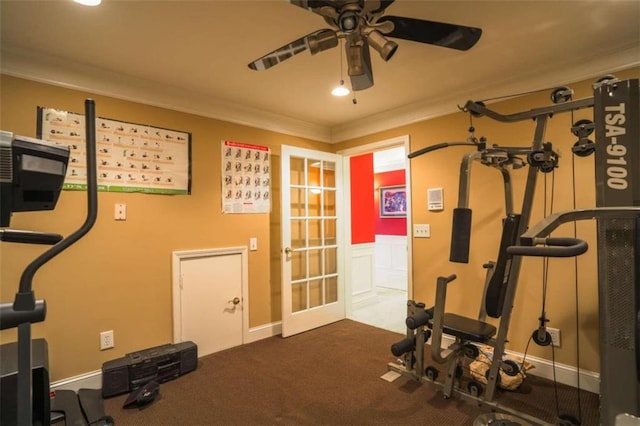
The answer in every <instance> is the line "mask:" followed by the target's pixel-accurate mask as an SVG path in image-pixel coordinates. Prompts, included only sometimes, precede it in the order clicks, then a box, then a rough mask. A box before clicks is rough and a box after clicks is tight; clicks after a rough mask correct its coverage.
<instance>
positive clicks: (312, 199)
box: [307, 188, 322, 216]
mask: <svg viewBox="0 0 640 426" xmlns="http://www.w3.org/2000/svg"><path fill="white" fill-rule="evenodd" d="M320 195H322V191H321V190H319V189H313V188H311V189H309V190H308V192H307V196H308V197H309V216H320V215H321V214H322V205H321V204H320V202H321V200H322V197H320Z"/></svg>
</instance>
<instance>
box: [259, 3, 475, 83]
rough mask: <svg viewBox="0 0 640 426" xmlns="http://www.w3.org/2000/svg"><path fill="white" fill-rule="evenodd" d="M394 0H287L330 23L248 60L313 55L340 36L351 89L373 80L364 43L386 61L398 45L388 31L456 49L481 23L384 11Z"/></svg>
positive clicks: (467, 43)
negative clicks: (457, 23) (412, 16)
mask: <svg viewBox="0 0 640 426" xmlns="http://www.w3.org/2000/svg"><path fill="white" fill-rule="evenodd" d="M393 2H394V0H333V1H332V0H290V3H291V4H293V5H295V6H298V7H302V8H304V9H307V10H310V11H311V12H313V13H316V14H318V15H320V16H322V17H323V18H324V20H325V22H326V23H327V24H328V25H329V26H330V27H331V29H321V30H317V31H314V32H312V33H310V34H307V35H306V36H304V37H302V38H299V39H297V40H295V41H293V42H291V43H289V44H287V45H285V46H282V47H280V48H279V49H276V50H274V51H273V52H271V53H268V54H266V55H264V56H262V57H261V58H258V59H256V60H255V61H253V62H251V63H249V68H251V69H252V70H255V71H263V70H266V69H269V68H271V67H273V66H275V65H277V64H279V63H280V62H282V61H285V60H286V59H289V58H291V57H292V56H294V55H297V54H298V53H300V52H304V51H305V50H309V51H310V52H311V54H312V55H315V54H316V53H319V52H322V51H325V50H327V49H331V48H334V47H336V46H337V45H338V40H339V39H344V40H345V50H346V57H347V65H348V73H349V77H350V79H351V88H352V90H364V89H368V88H369V87H371V86H373V73H372V70H371V57H370V56H369V46H371V47H373V48H374V49H375V50H376V51H377V52H378V53H379V54H380V56H381V57H382V59H383V60H385V61H388V60H389V59H391V57H392V56H393V54H394V53H395V52H396V50H397V49H398V45H397V43H395V42H394V41H391V40H389V39H387V37H392V38H399V39H404V40H411V41H417V42H419V43H426V44H433V45H436V46H441V47H448V48H451V49H457V50H467V49H470V48H471V47H473V46H474V45H475V44H476V43H477V42H478V40H479V39H480V36H481V35H482V30H481V29H480V28H474V27H466V26H462V25H454V24H448V23H443V22H434V21H426V20H423V19H415V18H406V17H402V16H390V15H388V16H383V15H384V12H385V10H386V9H387V8H388V7H389V6H390V5H391V4H392V3H393Z"/></svg>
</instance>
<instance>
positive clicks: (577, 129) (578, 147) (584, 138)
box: [571, 119, 596, 157]
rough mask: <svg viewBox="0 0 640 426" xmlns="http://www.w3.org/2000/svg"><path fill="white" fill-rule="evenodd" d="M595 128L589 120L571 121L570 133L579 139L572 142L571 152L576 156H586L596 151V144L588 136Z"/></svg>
mask: <svg viewBox="0 0 640 426" xmlns="http://www.w3.org/2000/svg"><path fill="white" fill-rule="evenodd" d="M594 130H595V124H594V123H593V121H591V120H587V119H583V120H578V121H576V122H575V123H573V126H572V127H571V133H573V134H574V135H575V136H577V137H578V138H579V139H578V140H577V141H576V142H575V143H574V144H573V147H572V148H571V152H573V153H574V154H575V155H577V156H578V157H588V156H590V155H591V154H593V153H594V152H595V151H596V144H595V143H594V142H593V141H592V140H591V139H589V138H588V136H589V135H591V134H592V133H593V131H594Z"/></svg>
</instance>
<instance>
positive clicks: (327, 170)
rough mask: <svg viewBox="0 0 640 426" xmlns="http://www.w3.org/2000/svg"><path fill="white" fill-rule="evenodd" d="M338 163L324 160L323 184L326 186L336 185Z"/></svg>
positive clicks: (333, 186)
mask: <svg viewBox="0 0 640 426" xmlns="http://www.w3.org/2000/svg"><path fill="white" fill-rule="evenodd" d="M335 170H336V163H334V162H332V161H324V162H323V167H322V186H324V187H325V188H335V187H336V172H335Z"/></svg>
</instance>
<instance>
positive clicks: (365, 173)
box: [349, 154, 376, 244]
mask: <svg viewBox="0 0 640 426" xmlns="http://www.w3.org/2000/svg"><path fill="white" fill-rule="evenodd" d="M349 161H350V167H351V244H362V243H373V242H375V240H376V237H375V223H374V220H375V214H374V212H375V206H374V201H373V192H374V191H373V154H365V155H359V156H357V157H351V158H350V159H349Z"/></svg>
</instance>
